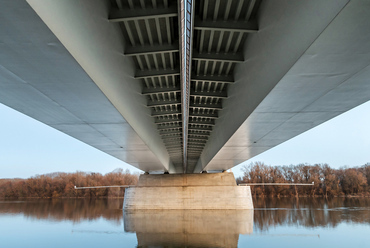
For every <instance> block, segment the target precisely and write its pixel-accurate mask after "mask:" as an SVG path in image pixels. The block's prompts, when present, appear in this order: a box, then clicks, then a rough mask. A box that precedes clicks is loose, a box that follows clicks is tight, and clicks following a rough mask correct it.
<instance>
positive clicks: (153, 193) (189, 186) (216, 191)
mask: <svg viewBox="0 0 370 248" xmlns="http://www.w3.org/2000/svg"><path fill="white" fill-rule="evenodd" d="M123 207H124V209H127V210H130V209H131V210H134V209H253V202H252V196H251V191H250V187H249V186H237V185H236V182H235V178H234V174H233V173H228V172H225V173H204V174H164V175H163V174H162V175H153V174H151V175H140V178H139V182H138V185H137V186H136V187H133V188H128V189H126V191H125V198H124V203H123Z"/></svg>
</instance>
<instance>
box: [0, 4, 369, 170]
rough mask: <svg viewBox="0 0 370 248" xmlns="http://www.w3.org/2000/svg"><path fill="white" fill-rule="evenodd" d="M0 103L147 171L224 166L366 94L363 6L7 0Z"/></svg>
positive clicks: (0, 34)
mask: <svg viewBox="0 0 370 248" xmlns="http://www.w3.org/2000/svg"><path fill="white" fill-rule="evenodd" d="M1 6H2V7H1V8H0V21H1V22H0V102H1V103H3V104H5V105H7V106H9V107H11V108H13V109H15V110H18V111H20V112H22V113H24V114H26V115H28V116H31V117H32V118H35V119H36V120H39V121H41V122H43V123H45V124H47V125H49V126H51V127H53V128H56V129H57V130H60V131H62V132H64V133H66V134H68V135H71V136H73V137H75V138H76V139H79V140H81V141H83V142H85V143H87V144H89V145H91V146H94V147H96V148H97V149H99V150H102V151H104V152H106V153H108V154H110V155H112V156H114V157H116V158H118V159H121V160H123V161H125V162H127V163H129V164H131V165H133V166H135V167H137V168H139V169H141V170H143V171H147V172H158V171H161V172H169V173H199V172H202V171H222V170H227V169H229V168H232V167H233V166H235V165H237V164H239V163H241V162H243V161H245V160H247V159H249V158H251V157H253V156H256V155H258V154H259V153H262V152H264V151H266V150H268V149H270V148H272V147H274V146H276V145H278V144H280V143H282V142H284V141H286V140H288V139H291V138H293V137H294V136H296V135H298V134H301V133H302V132H305V131H307V130H309V129H311V128H313V127H315V126H317V125H319V124H321V123H323V122H325V121H327V120H329V119H331V118H333V117H335V116H337V115H339V114H341V113H343V112H345V111H348V110H350V109H351V108H353V107H356V106H358V105H359V104H362V103H364V102H366V101H368V100H370V82H369V78H370V32H369V31H368V30H370V22H369V21H368V17H369V16H370V2H369V1H367V0H353V1H349V0H332V1H322V0H312V1H306V0H289V1H279V0H277V1H276V0H229V1H226V0H199V1H191V0H187V1H171V0H141V1H133V0H114V1H113V0H111V1H109V0H106V1H97V0H78V1H76V0H65V1H60V0H28V1H25V0H12V1H7V0H1Z"/></svg>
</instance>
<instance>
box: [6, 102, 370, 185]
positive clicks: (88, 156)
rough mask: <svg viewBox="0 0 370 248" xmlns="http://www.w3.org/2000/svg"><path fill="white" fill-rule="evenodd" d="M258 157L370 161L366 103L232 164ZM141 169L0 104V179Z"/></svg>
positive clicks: (272, 161) (283, 161) (285, 161)
mask: <svg viewBox="0 0 370 248" xmlns="http://www.w3.org/2000/svg"><path fill="white" fill-rule="evenodd" d="M255 161H261V162H265V163H266V164H269V165H290V164H299V163H309V164H313V163H328V164H329V165H330V166H331V167H333V168H340V167H342V166H349V167H352V166H360V165H363V164H365V163H367V162H370V102H367V103H364V104H362V105H360V106H358V107H356V108H354V109H352V110H350V111H348V112H346V113H344V114H342V115H340V116H338V117H336V118H333V119H332V120H330V121H328V122H326V123H323V124H321V125H319V126H317V127H315V128H313V129H311V130H309V131H307V132H305V133H303V134H301V135H298V136H296V137H295V138H293V139H291V140H288V141H286V142H284V143H283V144H281V145H279V146H276V147H274V148H272V149H270V150H268V151H266V152H264V153H262V154H260V155H258V156H256V157H254V158H252V159H250V160H248V161H246V162H244V163H242V164H241V165H238V166H236V167H234V168H232V171H233V172H234V174H235V176H236V177H238V176H242V174H243V170H242V168H243V166H244V165H248V164H250V163H251V162H255ZM116 168H123V169H124V170H125V169H129V170H130V171H131V172H140V173H141V171H140V170H138V169H136V168H135V167H133V166H130V165H128V164H126V163H124V162H122V161H120V160H118V159H116V158H114V157H112V156H110V155H108V154H105V153H104V152H101V151H99V150H97V149H95V148H93V147H91V146H89V145H87V144H85V143H83V142H81V141H78V140H76V139H74V138H72V137H70V136H68V135H66V134H64V133H62V132H60V131H57V130H55V129H53V128H51V127H49V126H47V125H45V124H43V123H41V122H39V121H36V120H34V119H32V118H30V117H28V116H26V115H24V114H22V113H19V112H17V111H15V110H13V109H11V108H9V107H7V106H5V105H2V104H0V178H28V177H31V176H35V175H37V174H45V173H51V172H75V171H77V170H78V171H85V172H99V173H102V174H105V173H108V172H111V171H113V170H114V169H116Z"/></svg>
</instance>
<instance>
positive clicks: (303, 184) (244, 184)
mask: <svg viewBox="0 0 370 248" xmlns="http://www.w3.org/2000/svg"><path fill="white" fill-rule="evenodd" d="M238 185H239V186H253V185H268V186H269V185H288V186H290V185H300V186H305V185H306V186H314V185H315V182H312V183H240V184H238Z"/></svg>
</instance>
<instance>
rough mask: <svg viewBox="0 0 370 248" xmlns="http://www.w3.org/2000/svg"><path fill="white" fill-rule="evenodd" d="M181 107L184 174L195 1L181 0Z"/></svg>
mask: <svg viewBox="0 0 370 248" xmlns="http://www.w3.org/2000/svg"><path fill="white" fill-rule="evenodd" d="M180 8H181V10H180V18H181V22H180V23H181V25H180V29H181V33H180V39H181V53H180V55H181V71H180V80H181V106H182V110H181V113H182V138H183V141H182V146H183V167H184V173H186V169H187V147H188V122H189V101H190V76H191V56H192V51H191V49H192V43H193V39H192V36H193V23H194V22H193V20H194V16H193V12H194V5H193V0H181V3H180Z"/></svg>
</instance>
